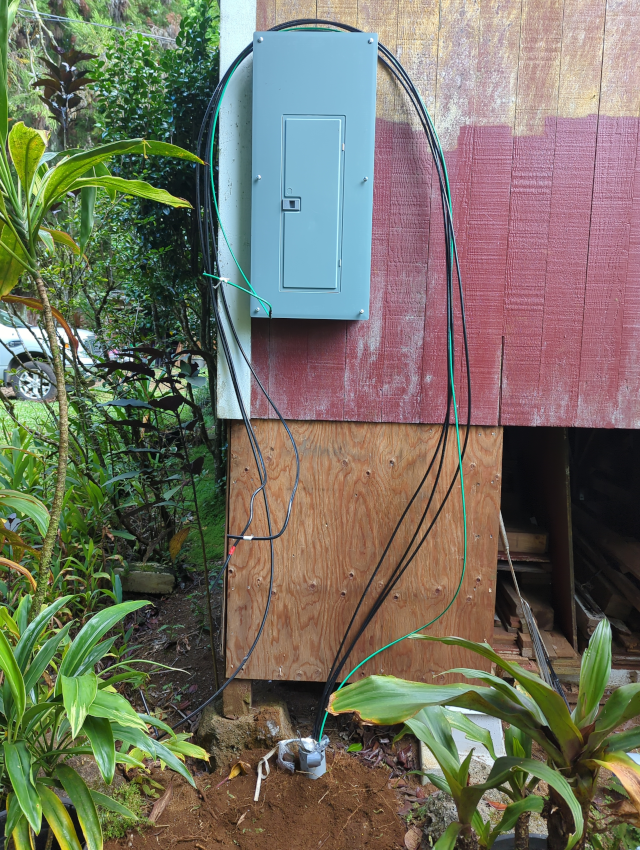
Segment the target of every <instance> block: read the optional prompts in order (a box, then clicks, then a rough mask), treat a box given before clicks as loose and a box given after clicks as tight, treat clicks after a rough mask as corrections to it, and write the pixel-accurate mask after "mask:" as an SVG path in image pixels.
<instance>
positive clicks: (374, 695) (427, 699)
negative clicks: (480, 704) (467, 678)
mask: <svg viewBox="0 0 640 850" xmlns="http://www.w3.org/2000/svg"><path fill="white" fill-rule="evenodd" d="M467 690H468V687H467V686H466V685H444V686H442V687H440V686H438V685H426V684H422V683H421V682H408V681H406V680H405V679H397V678H396V677H395V676H368V677H367V678H366V679H360V681H358V682H354V683H353V684H352V685H347V686H346V687H344V688H342V689H340V690H338V691H335V693H333V694H332V695H331V698H330V700H329V707H328V711H329V713H330V714H341V713H343V712H345V711H357V712H358V714H359V715H360V717H361V718H362V719H363V720H365V721H370V722H371V723H377V724H380V725H384V726H394V725H395V724H396V723H402V722H403V721H404V720H407V719H408V718H409V717H413V716H414V715H415V714H417V712H418V711H420V709H421V708H424V706H426V705H445V704H447V703H450V702H452V701H453V700H455V699H457V698H458V697H460V695H461V694H462V693H465V692H466V691H467Z"/></svg>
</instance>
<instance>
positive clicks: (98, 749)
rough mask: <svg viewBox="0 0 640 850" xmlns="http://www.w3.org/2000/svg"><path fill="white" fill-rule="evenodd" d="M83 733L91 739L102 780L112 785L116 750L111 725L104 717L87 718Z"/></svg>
mask: <svg viewBox="0 0 640 850" xmlns="http://www.w3.org/2000/svg"><path fill="white" fill-rule="evenodd" d="M82 731H83V732H84V733H85V735H86V736H87V738H88V739H89V743H90V744H91V749H92V750H93V755H94V756H95V759H96V764H97V765H98V769H99V770H100V773H101V774H102V778H103V779H104V781H105V782H106V784H107V785H111V783H112V782H113V775H114V773H115V769H116V748H115V743H114V740H113V732H112V731H111V724H110V723H109V721H108V720H107V719H106V718H104V717H86V718H85V721H84V726H83V727H82Z"/></svg>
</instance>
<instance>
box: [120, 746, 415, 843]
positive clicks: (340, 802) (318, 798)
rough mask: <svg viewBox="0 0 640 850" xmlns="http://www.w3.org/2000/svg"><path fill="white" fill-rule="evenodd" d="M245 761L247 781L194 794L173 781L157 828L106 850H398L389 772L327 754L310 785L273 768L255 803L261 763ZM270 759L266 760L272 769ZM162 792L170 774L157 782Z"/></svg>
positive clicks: (252, 754) (400, 835)
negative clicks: (324, 768) (248, 770)
mask: <svg viewBox="0 0 640 850" xmlns="http://www.w3.org/2000/svg"><path fill="white" fill-rule="evenodd" d="M265 752H266V751H258V750H251V751H247V752H245V753H244V754H243V755H242V759H243V761H246V762H248V763H249V764H250V765H251V767H252V771H251V773H249V774H247V775H246V776H238V777H236V778H235V779H233V780H231V781H229V782H224V779H223V780H222V782H221V778H220V776H219V775H218V774H200V775H199V776H197V777H196V781H197V785H198V789H199V790H198V791H195V790H194V789H193V788H191V787H190V786H189V785H187V783H186V782H184V781H183V780H182V779H179V778H177V777H174V780H173V786H174V788H173V795H172V798H171V801H170V802H169V804H168V806H167V808H166V809H165V810H164V812H163V813H162V815H161V816H160V818H159V821H158V823H157V824H156V825H152V826H150V827H148V828H146V829H144V830H143V831H142V832H140V833H136V832H130V833H129V834H128V835H127V836H126V837H125V838H122V839H120V840H118V841H110V842H108V843H107V844H105V850H116V849H117V850H132V848H133V850H152V848H153V850H158V847H162V848H163V850H165V849H166V848H173V847H175V848H176V850H218V848H226V847H228V848H230V850H231V848H233V850H238V848H239V850H274V849H275V848H280V847H287V848H294V850H319V848H324V850H365V848H370V850H373V849H374V848H375V850H398V848H403V847H404V835H405V831H406V827H405V825H404V823H403V822H402V820H401V819H400V817H399V816H398V814H397V811H398V809H399V807H400V801H399V799H398V795H397V793H396V792H395V791H394V790H391V789H389V787H388V781H389V769H388V768H386V767H385V768H377V769H371V768H368V767H365V766H364V765H363V764H361V763H360V762H359V761H358V760H357V759H355V758H352V757H351V756H349V755H347V754H346V753H341V752H338V753H336V754H335V755H334V754H332V753H329V755H328V759H327V763H328V769H327V773H326V774H325V775H324V776H323V777H321V778H320V779H317V780H315V781H311V780H309V779H307V778H306V777H305V776H303V775H302V774H299V773H296V774H294V775H291V774H289V773H285V772H284V771H281V770H278V769H275V768H272V770H271V773H270V775H269V777H268V778H267V779H266V780H264V781H263V783H262V789H261V793H260V800H259V802H257V803H254V802H253V794H254V791H255V785H256V768H257V764H258V761H259V759H260V757H261V756H262V755H264V754H265ZM274 761H275V759H273V758H272V759H271V763H274ZM154 778H155V779H157V780H158V781H159V782H161V783H162V785H164V786H166V785H167V783H168V780H169V774H167V773H166V772H165V773H157V774H155V775H154Z"/></svg>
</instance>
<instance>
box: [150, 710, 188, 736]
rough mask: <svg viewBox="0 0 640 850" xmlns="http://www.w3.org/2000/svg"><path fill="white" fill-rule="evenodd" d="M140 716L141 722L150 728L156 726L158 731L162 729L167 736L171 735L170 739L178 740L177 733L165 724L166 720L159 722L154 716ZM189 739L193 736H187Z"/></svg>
mask: <svg viewBox="0 0 640 850" xmlns="http://www.w3.org/2000/svg"><path fill="white" fill-rule="evenodd" d="M138 716H139V717H140V719H141V720H144V722H145V723H146V724H148V725H149V726H155V727H156V729H161V730H162V731H163V732H166V734H167V735H169V737H170V738H173V739H176V740H177V736H176V733H175V732H174V731H173V729H172V728H171V726H169V724H168V723H165V722H164V720H159V719H158V718H157V717H153V715H151V714H140V715H138ZM187 737H188V738H189V737H191V736H190V735H187Z"/></svg>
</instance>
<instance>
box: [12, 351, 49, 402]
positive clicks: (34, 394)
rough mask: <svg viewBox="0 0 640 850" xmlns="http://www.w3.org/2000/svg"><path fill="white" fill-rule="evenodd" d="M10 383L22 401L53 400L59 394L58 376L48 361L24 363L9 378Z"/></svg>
mask: <svg viewBox="0 0 640 850" xmlns="http://www.w3.org/2000/svg"><path fill="white" fill-rule="evenodd" d="M9 384H10V386H11V387H12V388H13V391H14V393H15V394H16V398H18V399H21V400H22V401H53V400H54V399H55V398H56V396H57V395H58V391H57V389H56V377H55V375H54V373H53V369H52V368H51V366H49V364H48V363H36V362H33V361H30V362H29V363H23V364H22V365H21V366H19V367H18V368H17V369H16V371H15V374H14V375H12V376H11V377H10V378H9Z"/></svg>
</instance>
